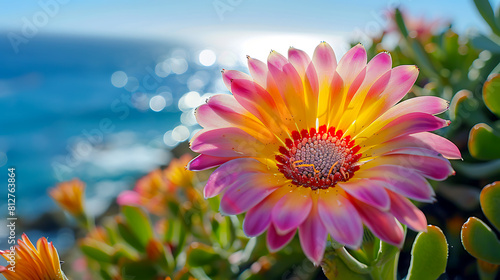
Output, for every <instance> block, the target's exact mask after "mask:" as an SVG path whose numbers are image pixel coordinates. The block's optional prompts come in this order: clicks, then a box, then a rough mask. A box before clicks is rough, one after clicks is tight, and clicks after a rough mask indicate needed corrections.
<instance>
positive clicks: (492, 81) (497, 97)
mask: <svg viewBox="0 0 500 280" xmlns="http://www.w3.org/2000/svg"><path fill="white" fill-rule="evenodd" d="M483 100H484V104H486V107H488V109H490V111H491V112H493V113H494V114H496V115H497V116H498V117H500V74H494V75H492V76H491V77H490V78H489V79H488V80H487V81H486V82H485V83H484V86H483Z"/></svg>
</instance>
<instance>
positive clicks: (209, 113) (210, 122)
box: [194, 104, 231, 128]
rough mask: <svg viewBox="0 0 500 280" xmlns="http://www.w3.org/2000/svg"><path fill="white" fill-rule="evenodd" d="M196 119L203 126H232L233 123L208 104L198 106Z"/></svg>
mask: <svg viewBox="0 0 500 280" xmlns="http://www.w3.org/2000/svg"><path fill="white" fill-rule="evenodd" d="M194 115H195V117H196V121H197V122H198V124H199V125H201V126H202V127H203V128H220V127H227V126H231V123H229V122H227V121H226V120H224V119H223V118H221V117H220V116H219V115H217V114H216V113H215V112H214V110H213V109H212V108H210V106H209V105H208V104H203V105H201V106H200V107H198V108H196V111H195V113H194Z"/></svg>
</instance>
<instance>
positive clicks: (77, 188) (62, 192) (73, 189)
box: [49, 179, 85, 217]
mask: <svg viewBox="0 0 500 280" xmlns="http://www.w3.org/2000/svg"><path fill="white" fill-rule="evenodd" d="M84 191H85V184H84V183H83V182H82V181H80V180H79V179H73V180H71V181H67V182H62V183H60V184H58V185H57V186H56V187H55V188H53V189H51V190H50V191H49V194H50V196H51V197H52V199H54V201H55V202H57V204H59V206H60V207H61V208H63V209H64V210H66V211H68V212H69V213H70V214H72V215H73V216H75V217H78V216H81V215H82V214H83V213H84V210H83V205H84Z"/></svg>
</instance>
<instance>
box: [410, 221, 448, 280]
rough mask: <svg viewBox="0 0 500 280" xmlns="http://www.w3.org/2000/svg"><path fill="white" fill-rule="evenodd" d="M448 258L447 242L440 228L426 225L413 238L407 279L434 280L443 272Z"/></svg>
mask: <svg viewBox="0 0 500 280" xmlns="http://www.w3.org/2000/svg"><path fill="white" fill-rule="evenodd" d="M447 260H448V243H447V242H446V237H445V236H444V234H443V232H442V231H441V229H440V228H438V227H436V226H432V225H429V226H427V232H421V233H419V234H418V235H417V237H416V238H415V242H414V243H413V247H412V249H411V263H410V269H409V270H408V271H409V272H408V277H407V279H408V280H427V279H428V280H435V279H437V278H438V277H439V275H441V274H443V273H444V271H445V269H446V262H447Z"/></svg>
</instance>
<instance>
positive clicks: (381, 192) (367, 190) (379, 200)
mask: <svg viewBox="0 0 500 280" xmlns="http://www.w3.org/2000/svg"><path fill="white" fill-rule="evenodd" d="M338 185H339V186H340V187H341V188H342V189H343V190H345V191H346V192H347V193H348V194H350V195H351V196H353V197H354V198H356V199H357V200H359V201H362V202H364V203H366V204H370V205H371V206H374V207H376V208H378V209H380V210H382V211H387V210H389V206H390V200H389V196H388V195H387V192H386V191H385V187H384V186H385V184H384V183H382V182H380V181H375V180H369V179H361V180H351V181H348V182H346V183H338Z"/></svg>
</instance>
